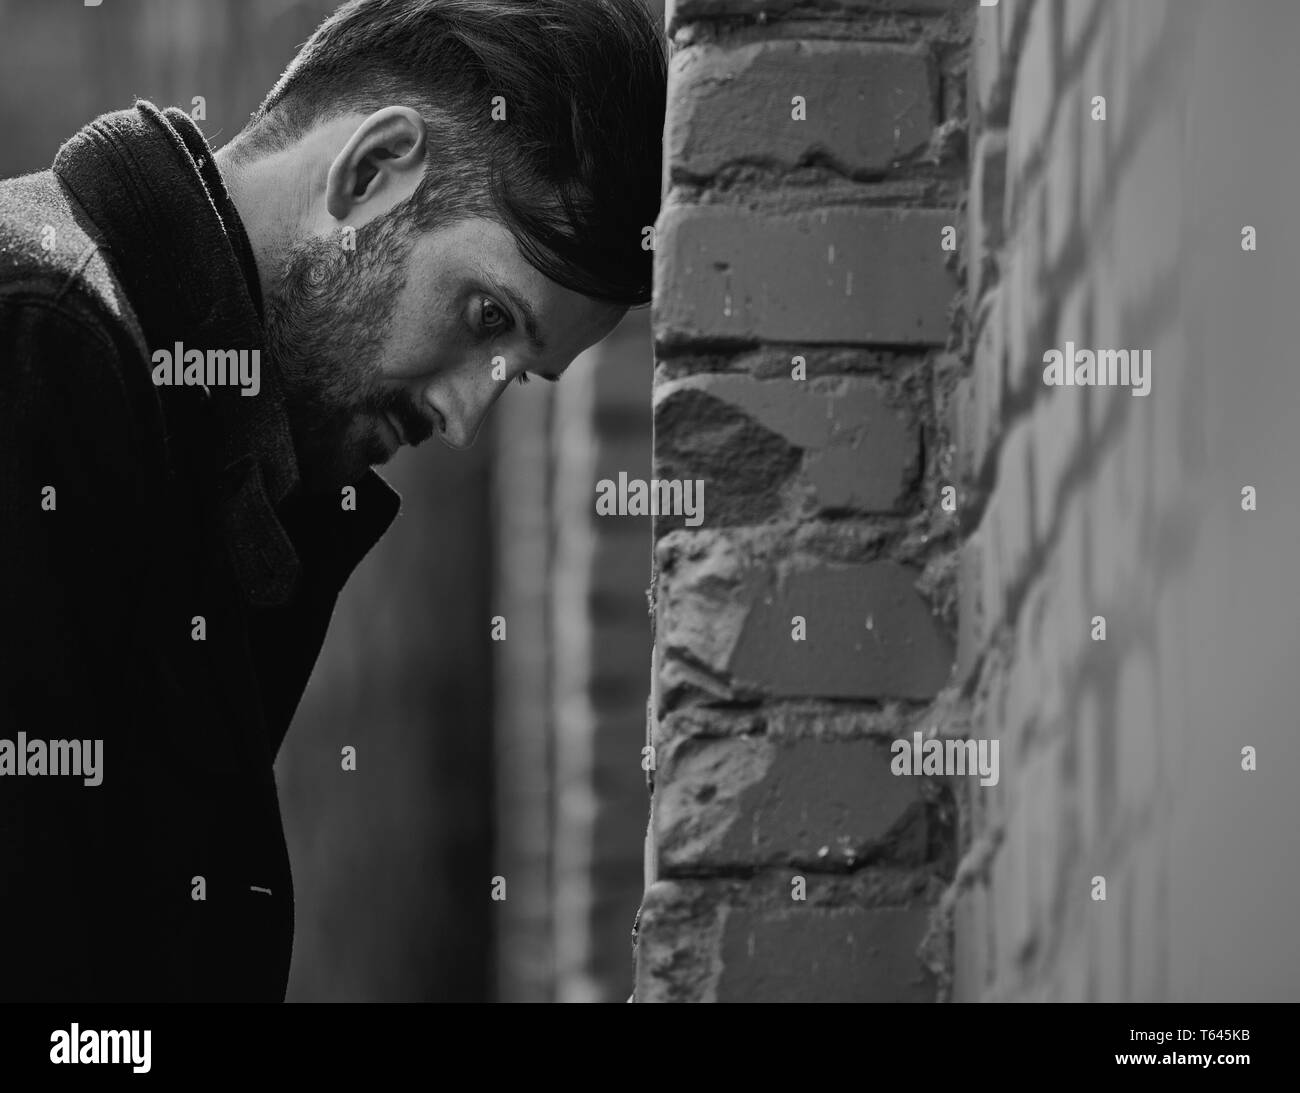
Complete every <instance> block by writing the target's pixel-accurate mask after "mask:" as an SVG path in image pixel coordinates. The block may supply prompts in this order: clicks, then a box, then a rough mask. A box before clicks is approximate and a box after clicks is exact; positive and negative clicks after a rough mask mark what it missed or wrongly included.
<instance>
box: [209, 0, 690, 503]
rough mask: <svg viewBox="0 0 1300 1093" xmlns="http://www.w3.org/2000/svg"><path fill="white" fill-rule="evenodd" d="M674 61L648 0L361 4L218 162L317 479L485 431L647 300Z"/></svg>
mask: <svg viewBox="0 0 1300 1093" xmlns="http://www.w3.org/2000/svg"><path fill="white" fill-rule="evenodd" d="M664 99H665V60H664V54H663V49H662V46H661V44H660V41H659V35H658V31H657V28H656V26H655V24H654V22H653V20H652V19H651V17H650V16H649V15H648V14H647V13H646V11H645V9H644V8H643V7H642V6H641V3H640V0H352V2H350V3H348V4H345V5H344V6H343V7H342V8H340V9H339V10H338V11H337V12H336V13H335V14H334V15H333V16H331V17H330V19H328V20H327V21H326V22H325V23H324V24H322V25H321V27H320V28H319V29H318V30H317V31H316V33H315V34H313V35H312V37H311V38H310V39H309V40H308V42H307V43H306V45H304V46H303V48H302V49H301V50H300V52H299V53H298V56H297V57H296V58H295V59H294V60H293V62H292V63H291V64H290V66H289V68H288V69H287V70H286V71H285V73H284V75H283V76H282V77H281V78H280V80H279V82H278V83H277V84H276V86H275V88H274V89H273V90H272V91H271V93H270V94H269V95H268V97H267V99H266V101H265V102H264V103H263V105H262V106H261V108H260V109H259V110H258V112H257V113H256V114H255V115H254V117H253V119H252V121H251V122H250V123H249V125H248V127H247V128H245V130H244V131H243V132H242V133H240V134H239V136H238V137H236V139H235V140H234V141H233V142H232V143H231V144H229V145H227V146H226V147H225V148H223V149H222V150H221V152H220V153H219V154H218V161H219V163H220V164H221V167H222V169H223V172H224V173H225V174H226V176H227V179H228V181H229V183H230V187H231V191H232V194H233V196H234V199H235V203H236V206H237V207H238V208H239V211H240V216H241V218H242V219H243V220H244V222H245V224H246V226H247V227H248V231H249V236H250V239H251V241H252V244H253V249H254V252H255V254H256V255H257V258H258V265H259V271H260V276H261V278H262V283H263V290H264V293H265V295H266V300H267V351H268V354H269V355H270V356H271V358H272V360H273V361H274V363H275V364H276V365H277V367H278V369H279V371H280V374H281V377H282V379H283V383H284V387H285V400H286V405H287V408H288V412H289V416H290V421H291V423H292V426H293V430H294V437H295V443H296V446H297V448H298V453H299V462H300V465H301V469H302V474H303V479H304V482H305V484H306V485H307V487H308V488H309V489H326V488H335V487H337V486H338V485H340V484H343V483H347V482H352V481H355V480H356V479H357V478H359V477H360V475H361V474H362V473H363V472H364V470H365V468H366V467H367V466H369V465H370V464H372V463H378V462H383V461H384V460H386V459H387V458H389V456H391V454H392V452H393V451H394V450H395V447H396V446H397V444H398V442H399V441H404V442H405V443H410V444H416V443H419V442H421V441H423V440H425V439H427V438H428V437H429V436H430V435H432V434H433V433H434V432H436V431H437V432H440V433H441V436H442V438H443V439H444V440H445V441H446V442H447V443H448V444H450V445H451V446H453V447H464V446H466V445H467V444H469V443H470V442H471V441H472V440H473V438H474V435H475V434H476V433H477V431H478V428H479V426H480V425H481V424H482V422H483V419H484V418H485V416H486V414H487V412H488V410H489V409H490V408H491V405H492V404H493V403H494V402H495V400H496V398H497V397H498V396H499V395H500V394H501V393H502V391H504V389H505V387H506V386H507V385H508V384H510V383H512V382H515V381H517V380H520V379H521V378H524V379H526V378H527V375H528V374H529V373H531V374H533V375H540V376H547V377H551V378H558V376H559V374H560V373H561V372H562V371H563V370H564V369H565V368H566V367H567V366H568V365H569V363H570V362H571V361H572V360H573V358H574V357H575V356H577V355H578V354H579V353H580V352H582V350H584V349H586V348H587V347H588V346H590V345H592V344H594V343H595V342H597V341H599V340H600V339H601V338H602V337H604V336H605V334H607V333H608V332H609V331H610V330H611V329H612V328H613V327H614V326H615V325H616V324H617V322H618V320H619V319H620V318H621V317H622V315H623V314H624V312H625V311H626V310H627V308H629V307H632V306H636V305H640V304H644V303H646V302H648V301H649V298H650V278H651V259H652V253H651V251H649V250H648V249H646V248H645V247H644V246H643V239H644V233H643V229H644V228H645V227H646V226H648V225H650V224H653V223H654V220H655V216H656V214H657V212H658V206H659V188H660V164H661V159H660V156H661V144H660V142H661V136H662V129H663V112H664Z"/></svg>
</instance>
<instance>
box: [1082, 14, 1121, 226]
mask: <svg viewBox="0 0 1300 1093" xmlns="http://www.w3.org/2000/svg"><path fill="white" fill-rule="evenodd" d="M1113 22H1114V13H1113V12H1111V11H1110V10H1109V8H1107V10H1106V11H1105V12H1104V14H1103V16H1102V33H1101V34H1100V35H1098V37H1097V38H1096V39H1095V40H1094V41H1093V44H1092V48H1091V49H1089V51H1088V56H1087V59H1086V61H1085V62H1084V66H1083V74H1082V76H1081V77H1080V79H1079V83H1078V84H1077V85H1076V89H1077V94H1078V98H1079V100H1080V101H1079V110H1080V111H1082V118H1083V120H1082V123H1081V124H1082V131H1081V133H1080V140H1081V141H1082V143H1081V144H1080V146H1079V160H1080V166H1081V172H1080V173H1081V175H1082V183H1081V186H1080V194H1079V204H1080V209H1081V215H1082V217H1083V222H1084V223H1085V224H1087V225H1088V226H1089V230H1090V231H1095V230H1096V229H1097V227H1098V226H1099V225H1100V223H1101V219H1102V217H1104V216H1108V215H1109V210H1108V207H1107V202H1106V200H1105V198H1106V187H1107V185H1108V184H1109V183H1108V172H1109V170H1110V160H1109V155H1110V151H1109V150H1110V145H1111V135H1112V133H1113V129H1112V127H1111V124H1110V122H1109V121H1094V120H1093V117H1092V100H1093V97H1094V96H1096V95H1103V96H1105V98H1106V100H1107V102H1108V103H1109V101H1110V97H1111V90H1110V89H1111V80H1110V78H1109V73H1110V52H1109V50H1108V48H1107V47H1108V45H1109V33H1110V31H1111V27H1112V24H1113Z"/></svg>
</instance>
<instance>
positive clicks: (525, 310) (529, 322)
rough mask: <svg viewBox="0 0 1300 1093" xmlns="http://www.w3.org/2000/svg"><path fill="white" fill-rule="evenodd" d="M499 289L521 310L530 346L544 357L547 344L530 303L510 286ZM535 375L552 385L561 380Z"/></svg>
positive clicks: (543, 374)
mask: <svg viewBox="0 0 1300 1093" xmlns="http://www.w3.org/2000/svg"><path fill="white" fill-rule="evenodd" d="M499 287H500V290H501V295H503V296H505V297H506V298H507V299H509V300H510V302H511V303H512V304H514V305H515V307H517V308H518V309H519V312H520V314H521V315H523V317H524V332H525V333H526V334H527V335H528V344H529V346H530V347H531V348H532V351H533V352H534V353H536V354H537V355H538V356H539V357H540V356H542V355H543V354H545V352H546V342H545V341H543V340H542V336H541V334H539V333H538V331H537V313H536V312H535V311H533V309H532V308H531V307H530V306H529V305H528V301H527V300H525V299H524V298H523V297H522V296H520V295H519V293H517V292H516V291H515V290H514V289H512V288H511V287H510V286H509V285H501V286H499ZM533 375H535V376H541V377H542V379H546V380H550V381H551V382H552V383H557V382H558V381H559V379H560V377H559V376H552V375H547V374H546V373H544V372H534V373H533Z"/></svg>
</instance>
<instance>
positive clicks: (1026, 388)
mask: <svg viewBox="0 0 1300 1093" xmlns="http://www.w3.org/2000/svg"><path fill="white" fill-rule="evenodd" d="M1042 195H1043V191H1042V187H1041V186H1035V187H1033V188H1032V189H1031V190H1029V191H1028V192H1027V194H1026V201H1025V207H1024V209H1023V210H1022V212H1021V220H1020V222H1019V223H1018V224H1017V225H1016V226H1015V236H1014V238H1013V239H1012V240H1011V242H1010V244H1009V245H1008V246H1007V248H1006V251H1005V252H1004V253H1005V255H1006V261H1007V268H1006V273H1005V275H1004V276H1003V278H1002V284H1003V285H1004V286H1006V290H1007V292H1008V294H1009V295H1008V302H1007V305H1006V306H1007V332H1006V338H1007V342H1006V344H1007V388H1008V390H1009V391H1010V392H1011V393H1013V394H1027V393H1032V389H1033V388H1036V387H1037V386H1038V385H1040V384H1041V383H1042V381H1043V371H1042V369H1043V353H1044V352H1045V351H1046V350H1047V349H1050V348H1052V346H1051V345H1050V344H1048V345H1045V344H1043V338H1044V337H1050V336H1051V332H1050V331H1044V330H1043V329H1041V328H1042V325H1043V324H1042V317H1043V313H1044V310H1045V307H1046V303H1047V298H1048V286H1047V285H1046V284H1045V278H1044V272H1043V267H1042V257H1043V247H1044V242H1043V238H1044V237H1043V234H1042V232H1041V230H1040V223H1041V217H1040V212H1041V210H1042V204H1043V196H1042Z"/></svg>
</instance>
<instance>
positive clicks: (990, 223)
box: [966, 129, 1007, 300]
mask: <svg viewBox="0 0 1300 1093" xmlns="http://www.w3.org/2000/svg"><path fill="white" fill-rule="evenodd" d="M1006 175H1007V134H1006V130H1005V129H996V130H992V131H990V132H987V133H984V134H983V135H982V136H981V137H980V139H979V141H978V143H977V144H976V145H975V157H974V164H973V166H972V168H971V184H970V197H969V199H968V206H967V229H966V245H967V247H968V248H969V254H968V256H967V262H966V277H967V282H966V284H967V292H968V296H969V298H970V299H971V300H979V298H980V295H981V294H982V292H983V291H984V277H985V264H986V262H987V261H988V260H989V258H991V257H992V256H993V252H995V251H997V250H998V248H1000V247H1001V246H1002V243H1003V240H1004V233H1003V225H1002V216H1003V211H1004V206H1005V202H1006Z"/></svg>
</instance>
